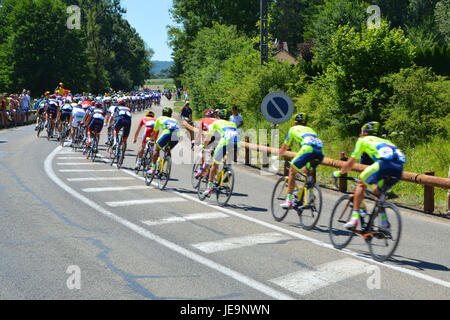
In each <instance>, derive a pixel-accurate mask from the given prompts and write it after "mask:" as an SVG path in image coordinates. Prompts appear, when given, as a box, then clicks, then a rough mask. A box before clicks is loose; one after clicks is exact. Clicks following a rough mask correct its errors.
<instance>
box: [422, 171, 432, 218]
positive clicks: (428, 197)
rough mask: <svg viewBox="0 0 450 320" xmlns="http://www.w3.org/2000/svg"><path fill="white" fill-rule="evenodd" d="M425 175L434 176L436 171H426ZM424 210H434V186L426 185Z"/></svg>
mask: <svg viewBox="0 0 450 320" xmlns="http://www.w3.org/2000/svg"><path fill="white" fill-rule="evenodd" d="M425 175H427V176H434V171H425ZM423 210H424V211H425V212H434V187H430V186H427V185H425V186H424V190H423Z"/></svg>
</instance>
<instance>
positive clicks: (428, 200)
mask: <svg viewBox="0 0 450 320" xmlns="http://www.w3.org/2000/svg"><path fill="white" fill-rule="evenodd" d="M183 125H184V127H185V128H186V129H187V130H188V131H191V132H194V133H195V132H196V131H197V130H198V129H197V128H195V127H193V126H191V125H190V124H189V123H187V122H186V121H184V122H183ZM241 146H242V147H243V148H244V149H245V160H244V163H245V164H246V165H249V164H250V162H251V161H250V158H251V157H250V152H249V151H257V152H262V153H263V154H264V155H267V156H270V155H277V154H279V151H280V149H278V148H272V147H268V146H261V145H257V144H252V143H250V142H249V138H248V137H245V140H244V141H242V142H241ZM295 156H296V153H295V152H291V151H288V152H287V153H286V154H285V156H284V158H285V159H286V160H291V159H293V158H294V157H295ZM345 160H346V159H345V158H344V157H342V159H341V160H336V159H330V158H324V160H323V162H322V164H321V165H323V166H328V167H333V168H342V167H343V165H344V164H345ZM263 166H267V165H263ZM367 167H368V166H366V165H362V164H355V165H354V166H353V169H352V171H354V172H362V171H364V170H365V169H366V168H367ZM285 173H286V171H285ZM401 181H404V182H409V183H415V184H420V185H423V186H424V211H425V212H431V213H432V212H434V209H435V205H434V188H442V189H446V190H449V189H450V179H449V178H443V177H435V176H434V172H432V171H427V172H425V173H423V174H420V173H413V172H403V175H402V179H401ZM339 190H340V191H341V192H346V191H347V186H346V180H345V179H340V183H339ZM449 209H450V208H449Z"/></svg>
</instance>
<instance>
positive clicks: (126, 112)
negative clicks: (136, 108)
mask: <svg viewBox="0 0 450 320" xmlns="http://www.w3.org/2000/svg"><path fill="white" fill-rule="evenodd" d="M119 117H127V118H130V119H131V112H130V108H128V107H125V106H117V107H116V108H115V109H114V118H119Z"/></svg>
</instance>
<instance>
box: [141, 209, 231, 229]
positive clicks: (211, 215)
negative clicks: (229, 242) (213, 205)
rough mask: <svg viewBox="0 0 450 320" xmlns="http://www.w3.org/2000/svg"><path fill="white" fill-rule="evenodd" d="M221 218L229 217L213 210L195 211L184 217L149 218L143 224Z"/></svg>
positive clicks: (155, 224) (153, 224)
mask: <svg viewBox="0 0 450 320" xmlns="http://www.w3.org/2000/svg"><path fill="white" fill-rule="evenodd" d="M221 218H229V216H227V215H226V214H223V213H220V212H212V213H194V214H190V215H186V216H184V217H170V218H165V219H161V220H147V221H142V223H143V224H146V225H148V226H157V225H163V224H169V223H179V222H187V221H192V220H207V219H221Z"/></svg>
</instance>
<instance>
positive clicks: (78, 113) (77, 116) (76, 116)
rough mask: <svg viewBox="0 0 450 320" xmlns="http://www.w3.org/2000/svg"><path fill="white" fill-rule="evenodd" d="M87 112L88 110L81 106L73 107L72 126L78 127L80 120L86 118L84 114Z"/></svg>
mask: <svg viewBox="0 0 450 320" xmlns="http://www.w3.org/2000/svg"><path fill="white" fill-rule="evenodd" d="M85 114H86V111H84V110H83V108H80V107H79V106H78V107H76V108H73V110H72V117H73V120H72V127H73V128H78V122H82V121H83V119H84V115H85Z"/></svg>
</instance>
